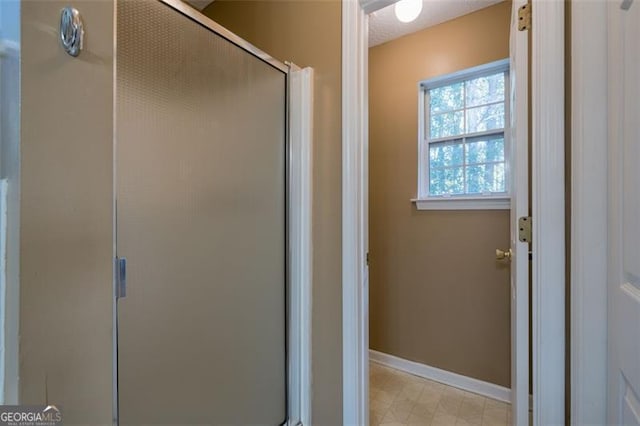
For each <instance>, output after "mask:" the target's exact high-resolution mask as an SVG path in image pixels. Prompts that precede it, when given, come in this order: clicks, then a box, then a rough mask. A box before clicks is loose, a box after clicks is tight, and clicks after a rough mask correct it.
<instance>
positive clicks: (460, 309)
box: [369, 1, 511, 387]
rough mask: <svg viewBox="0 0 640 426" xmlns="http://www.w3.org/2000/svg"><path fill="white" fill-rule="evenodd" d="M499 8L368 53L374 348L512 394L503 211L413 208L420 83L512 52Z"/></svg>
mask: <svg viewBox="0 0 640 426" xmlns="http://www.w3.org/2000/svg"><path fill="white" fill-rule="evenodd" d="M510 14H511V2H509V1H506V2H503V3H499V4H497V5H495V6H491V7H488V8H485V9H482V10H480V11H477V12H474V13H472V14H469V15H466V16H463V17H460V18H457V19H454V20H451V21H448V22H445V23H442V24H439V25H436V26H434V27H431V28H427V29H425V30H422V31H419V32H417V33H413V34H410V35H408V36H404V37H402V38H399V39H396V40H393V41H390V42H387V43H384V44H381V45H378V46H375V47H373V48H371V49H370V50H369V111H370V112H369V114H370V115H369V123H370V124H369V135H370V141H369V143H370V145H369V146H370V153H369V159H370V160H369V161H370V163H369V172H370V183H369V215H370V229H369V238H370V252H371V263H370V302H369V303H370V346H371V349H374V350H377V351H380V352H384V353H388V354H392V355H395V356H398V357H401V358H405V359H409V360H412V361H416V362H420V363H423V364H427V365H430V366H433V367H437V368H441V369H444V370H448V371H452V372H455V373H458V374H463V375H465V376H470V377H473V378H476V379H480V380H483V381H487V382H491V383H495V384H498V385H501V386H505V387H510V282H509V279H510V278H509V267H508V264H505V263H503V262H497V261H496V260H495V249H496V248H501V249H506V248H508V247H509V245H510V243H509V211H508V210H501V211H499V210H495V211H492V210H472V211H418V210H416V207H415V205H414V204H413V203H411V202H410V199H412V198H415V197H416V195H417V192H416V191H417V179H418V158H417V155H418V82H419V81H421V80H425V79H429V78H432V77H436V76H440V75H443V74H448V73H451V72H454V71H458V70H462V69H466V68H470V67H473V66H476V65H480V64H484V63H488V62H492V61H495V60H499V59H504V58H507V57H508V56H509V23H510V16H511V15H510Z"/></svg>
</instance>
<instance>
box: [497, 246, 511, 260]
mask: <svg viewBox="0 0 640 426" xmlns="http://www.w3.org/2000/svg"><path fill="white" fill-rule="evenodd" d="M512 255H513V252H512V251H511V249H509V250H500V249H496V259H497V260H508V261H511V256H512Z"/></svg>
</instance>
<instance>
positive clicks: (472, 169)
mask: <svg viewBox="0 0 640 426" xmlns="http://www.w3.org/2000/svg"><path fill="white" fill-rule="evenodd" d="M504 191H505V173H504V163H498V164H478V165H476V166H469V167H467V193H469V194H482V193H487V192H504Z"/></svg>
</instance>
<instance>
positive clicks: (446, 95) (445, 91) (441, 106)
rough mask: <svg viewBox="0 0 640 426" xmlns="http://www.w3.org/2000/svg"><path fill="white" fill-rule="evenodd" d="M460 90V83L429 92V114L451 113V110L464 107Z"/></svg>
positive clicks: (461, 85) (461, 84)
mask: <svg viewBox="0 0 640 426" xmlns="http://www.w3.org/2000/svg"><path fill="white" fill-rule="evenodd" d="M462 88H463V83H462V82H461V83H456V84H452V85H450V86H443V87H438V88H437V89H431V90H429V108H430V110H431V114H436V113H438V112H444V111H451V110H452V109H462V107H464V102H463V100H464V98H463V95H462V93H463V90H462Z"/></svg>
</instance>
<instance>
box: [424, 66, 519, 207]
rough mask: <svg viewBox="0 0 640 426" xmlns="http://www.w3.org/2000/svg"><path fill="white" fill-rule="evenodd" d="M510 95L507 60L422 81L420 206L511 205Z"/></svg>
mask: <svg viewBox="0 0 640 426" xmlns="http://www.w3.org/2000/svg"><path fill="white" fill-rule="evenodd" d="M508 99H509V93H508V61H507V60H504V61H499V62H494V63H491V64H487V65H483V66H480V67H476V68H472V69H469V70H465V71H461V72H458V73H455V74H452V75H448V76H444V77H439V78H437V79H433V80H428V81H425V82H422V83H421V84H420V131H419V134H420V141H419V143H420V149H419V155H420V157H419V161H418V166H419V178H418V179H419V182H418V199H417V200H415V201H416V202H417V203H418V208H447V209H449V208H456V207H455V206H454V204H457V205H459V206H463V207H461V208H508V207H509V198H508V192H509V188H508V171H509V167H508V148H509V144H508V138H507V137H506V134H505V126H506V123H508V122H509V116H508V113H509V111H508V109H509V105H508ZM483 200H484V201H483ZM487 200H488V201H487ZM449 201H451V202H449ZM461 201H464V202H461ZM445 204H446V207H443V206H444V205H445ZM437 206H440V207H437Z"/></svg>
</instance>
